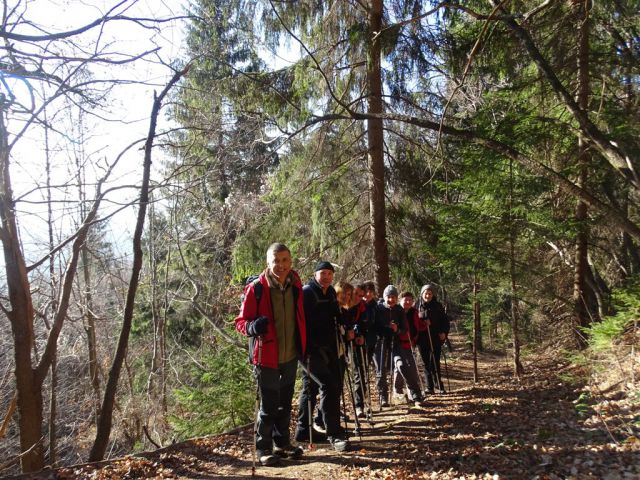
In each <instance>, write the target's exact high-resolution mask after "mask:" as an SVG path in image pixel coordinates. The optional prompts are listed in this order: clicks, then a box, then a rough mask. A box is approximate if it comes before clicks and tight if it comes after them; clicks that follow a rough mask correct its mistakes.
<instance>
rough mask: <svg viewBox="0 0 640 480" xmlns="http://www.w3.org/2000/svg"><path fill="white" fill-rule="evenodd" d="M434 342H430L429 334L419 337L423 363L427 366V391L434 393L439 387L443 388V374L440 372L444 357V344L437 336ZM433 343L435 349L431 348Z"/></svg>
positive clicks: (425, 372) (425, 373)
mask: <svg viewBox="0 0 640 480" xmlns="http://www.w3.org/2000/svg"><path fill="white" fill-rule="evenodd" d="M431 340H432V342H429V337H428V336H427V334H421V335H420V336H419V337H418V350H420V356H421V357H422V363H423V364H424V366H425V371H424V375H425V378H426V380H427V389H428V390H429V391H433V389H434V388H435V387H436V386H437V387H438V388H442V387H443V386H444V384H443V382H442V374H441V372H440V356H441V355H442V344H441V343H440V338H438V336H437V335H433V336H432V338H431ZM431 343H433V349H432V348H431Z"/></svg>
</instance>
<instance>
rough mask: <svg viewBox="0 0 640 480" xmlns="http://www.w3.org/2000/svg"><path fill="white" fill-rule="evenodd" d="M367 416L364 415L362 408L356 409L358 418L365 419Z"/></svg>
mask: <svg viewBox="0 0 640 480" xmlns="http://www.w3.org/2000/svg"><path fill="white" fill-rule="evenodd" d="M366 416H367V414H366V413H364V410H363V409H362V407H356V417H358V418H365V417H366Z"/></svg>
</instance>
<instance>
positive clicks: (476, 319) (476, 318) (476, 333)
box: [472, 272, 482, 383]
mask: <svg viewBox="0 0 640 480" xmlns="http://www.w3.org/2000/svg"><path fill="white" fill-rule="evenodd" d="M481 348H482V340H481V337H480V302H479V301H478V274H477V273H476V272H474V273H473V342H472V350H473V381H474V383H475V382H477V381H478V352H479V351H480V349H481Z"/></svg>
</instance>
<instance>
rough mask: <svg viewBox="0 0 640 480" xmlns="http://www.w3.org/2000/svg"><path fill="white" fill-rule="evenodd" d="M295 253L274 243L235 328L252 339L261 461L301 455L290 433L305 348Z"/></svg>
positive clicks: (249, 287) (247, 292) (249, 289)
mask: <svg viewBox="0 0 640 480" xmlns="http://www.w3.org/2000/svg"><path fill="white" fill-rule="evenodd" d="M291 266H292V259H291V252H290V251H289V249H288V248H287V246H286V245H284V244H282V243H274V244H272V245H271V246H270V247H269V248H268V250H267V268H266V269H265V270H264V271H263V272H262V273H261V274H260V276H259V277H258V279H257V280H255V281H253V282H251V283H249V284H248V285H247V286H246V287H245V290H244V298H243V301H242V306H241V307H240V314H239V315H238V317H237V318H236V321H235V324H236V330H238V332H240V333H242V334H243V335H246V336H248V337H250V339H251V342H250V354H251V363H253V365H254V375H255V376H256V380H257V382H258V389H259V392H260V411H259V412H258V418H257V420H256V454H257V457H258V459H259V461H260V463H261V464H262V465H275V464H277V463H278V462H279V460H280V458H281V457H293V458H296V457H299V456H300V455H302V448H300V447H299V446H292V445H291V440H290V432H289V421H290V418H291V400H292V398H293V390H294V386H295V379H296V370H297V364H298V360H300V359H302V358H303V357H304V354H305V348H306V329H305V325H306V323H305V317H304V306H303V295H302V284H301V282H300V277H299V276H298V274H297V273H296V272H295V271H294V270H292V269H291Z"/></svg>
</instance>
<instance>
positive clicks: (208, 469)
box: [21, 337, 640, 480]
mask: <svg viewBox="0 0 640 480" xmlns="http://www.w3.org/2000/svg"><path fill="white" fill-rule="evenodd" d="M453 343H454V346H455V347H456V350H455V351H454V352H453V353H448V352H447V354H448V356H447V366H448V371H449V381H450V386H451V388H450V391H449V392H448V393H446V394H439V395H434V396H432V397H430V398H429V400H428V404H427V406H426V407H425V408H416V407H408V406H407V405H398V404H397V403H396V404H395V406H392V407H389V408H385V409H383V411H382V412H381V413H376V415H375V417H374V422H375V424H374V426H371V425H369V424H368V423H367V422H364V424H363V428H362V440H360V439H359V438H358V437H357V436H353V437H352V438H351V440H352V441H353V443H352V451H350V452H347V453H343V454H338V453H336V452H334V451H332V450H331V449H329V446H328V444H317V445H316V446H315V448H314V449H313V450H308V449H306V450H305V454H304V456H303V457H302V459H300V460H296V461H293V460H291V461H285V462H284V463H283V464H282V465H280V466H277V467H261V466H258V467H256V471H255V477H254V478H279V479H292V480H293V479H315V480H317V479H334V478H337V479H343V478H344V479H370V478H377V479H389V480H392V479H417V478H438V479H478V478H490V479H584V478H598V479H608V480H614V479H638V478H640V442H639V441H638V439H637V436H630V437H628V438H626V441H621V440H623V439H622V438H620V435H619V434H618V435H613V436H612V435H610V434H609V433H608V429H611V423H609V424H607V423H605V422H607V420H606V414H605V413H603V412H601V413H600V414H599V415H594V412H593V411H591V412H589V407H588V406H585V405H582V404H581V403H580V402H577V403H576V400H577V399H578V397H579V394H580V392H579V388H580V386H576V385H572V384H571V383H569V382H567V381H565V380H563V378H564V379H566V378H568V377H569V376H570V374H571V372H570V369H569V367H567V366H566V365H565V364H563V363H561V362H559V361H557V360H556V359H553V358H550V357H544V356H536V357H530V358H527V359H526V361H525V362H524V366H525V371H526V372H525V375H524V377H523V378H522V380H521V381H520V382H518V381H516V380H514V379H513V378H512V376H511V367H510V365H509V363H508V359H507V358H506V357H504V356H503V355H498V354H492V353H490V352H484V353H482V354H481V355H480V358H479V364H478V369H479V377H480V380H479V382H478V383H476V384H474V383H473V362H472V356H471V353H470V352H467V351H466V350H464V351H463V343H462V339H461V338H456V337H453ZM610 405H613V403H611V404H610ZM637 407H638V405H637V402H636V404H635V408H636V412H631V414H632V415H637ZM294 410H295V409H294ZM581 412H582V414H583V417H581V416H580V413H581ZM585 412H586V414H585ZM594 418H595V421H594ZM636 418H638V417H636ZM636 435H637V433H636ZM251 438H252V428H245V429H242V430H240V431H238V432H235V433H232V434H224V435H219V436H215V437H208V438H201V439H194V440H190V441H186V442H182V443H179V444H175V445H172V446H170V447H167V448H164V449H161V450H158V451H155V452H149V453H146V454H141V455H140V456H137V457H126V458H124V459H119V460H112V461H109V462H103V463H101V464H98V465H85V466H77V467H69V468H63V469H59V470H57V471H56V472H55V473H54V472H49V473H44V472H43V473H41V474H38V475H32V476H28V477H27V476H23V477H21V478H32V479H44V478H59V479H71V478H73V479H77V478H86V479H89V478H90V479H114V478H123V479H124V478H157V479H160V478H172V479H173V478H175V479H218V478H251V476H252V447H251ZM614 438H615V440H614ZM303 445H304V446H305V447H306V446H307V444H303Z"/></svg>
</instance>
